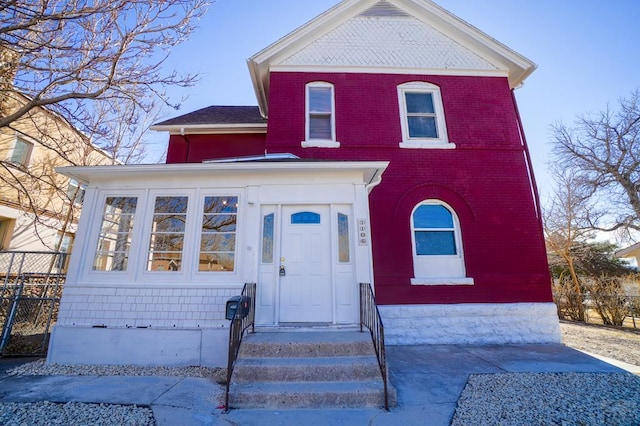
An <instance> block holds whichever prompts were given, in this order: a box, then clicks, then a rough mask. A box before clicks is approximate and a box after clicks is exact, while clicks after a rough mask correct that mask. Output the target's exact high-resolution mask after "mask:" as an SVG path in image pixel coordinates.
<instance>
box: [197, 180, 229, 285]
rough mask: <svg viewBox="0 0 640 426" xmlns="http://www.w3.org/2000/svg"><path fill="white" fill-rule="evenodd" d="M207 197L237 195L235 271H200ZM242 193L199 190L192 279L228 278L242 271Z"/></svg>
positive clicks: (212, 279)
mask: <svg viewBox="0 0 640 426" xmlns="http://www.w3.org/2000/svg"><path fill="white" fill-rule="evenodd" d="M206 197H236V198H237V199H238V207H237V209H236V213H235V215H236V230H235V231H234V233H235V250H234V253H233V256H234V263H233V271H200V270H199V264H200V246H201V244H202V216H203V215H204V200H205V198H206ZM241 203H242V195H241V194H240V193H239V192H234V191H227V190H220V191H216V190H205V191H199V193H198V200H197V203H196V205H195V207H196V212H195V215H196V223H195V224H194V228H195V229H194V232H195V233H196V234H195V235H197V246H196V247H195V250H194V254H193V262H192V264H190V265H189V268H190V272H191V273H192V276H193V278H192V281H199V280H203V281H207V280H209V281H215V280H216V277H218V278H219V279H226V280H228V279H229V277H231V276H237V275H238V274H239V273H240V271H239V269H240V268H241V267H242V263H240V257H241V250H239V247H240V245H239V244H240V242H241V241H240V237H241V236H242V235H241V232H240V231H241V227H240V225H241V222H240V221H241V220H242V215H241V210H242V204H241Z"/></svg>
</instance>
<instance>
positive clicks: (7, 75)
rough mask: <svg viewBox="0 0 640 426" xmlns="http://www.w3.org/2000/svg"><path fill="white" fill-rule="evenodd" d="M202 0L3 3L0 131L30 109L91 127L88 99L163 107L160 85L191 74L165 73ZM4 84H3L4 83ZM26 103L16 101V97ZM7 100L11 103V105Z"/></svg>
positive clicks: (189, 80)
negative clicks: (153, 102) (155, 101)
mask: <svg viewBox="0 0 640 426" xmlns="http://www.w3.org/2000/svg"><path fill="white" fill-rule="evenodd" d="M207 4H208V0H89V1H81V0H27V1H16V0H6V1H1V2H0V72H1V73H2V74H0V78H2V79H4V82H3V84H0V99H3V100H4V101H5V103H7V100H8V103H9V104H12V105H17V106H16V107H15V108H6V105H5V107H4V108H3V111H1V114H0V128H2V127H5V126H9V125H10V124H11V123H13V122H15V121H16V120H18V119H20V118H21V117H24V116H25V115H26V114H28V113H29V111H31V110H33V109H34V108H37V107H47V108H49V109H51V110H53V111H54V112H56V113H58V114H60V115H61V116H62V117H64V118H66V119H67V120H68V121H69V122H71V123H73V124H74V125H75V126H77V127H79V129H80V130H81V131H85V130H86V129H85V128H83V127H82V125H83V123H89V124H88V126H89V129H91V128H92V127H93V128H94V129H95V126H93V124H92V123H93V120H92V117H93V112H94V111H93V108H92V105H93V103H92V102H90V101H93V100H98V101H101V100H111V101H112V102H116V101H118V100H123V101H128V102H132V103H134V104H136V105H137V107H140V108H142V109H143V110H146V111H148V110H149V108H151V103H150V102H149V100H150V97H149V94H153V95H154V96H155V97H156V98H157V99H160V100H161V101H162V102H164V103H166V104H167V105H171V103H170V102H169V99H168V97H167V96H166V94H165V92H164V88H165V87H167V86H175V85H178V86H188V85H191V84H193V82H194V81H195V78H194V76H193V75H179V74H178V73H177V72H176V71H170V72H168V73H166V70H164V69H163V63H164V61H165V59H166V57H167V55H168V50H169V49H170V48H171V47H173V46H175V45H176V44H179V43H180V42H182V41H184V40H186V39H187V37H188V36H189V35H190V33H191V32H192V30H193V28H194V27H193V24H194V22H195V20H197V18H199V17H200V16H201V15H202V14H203V13H204V12H205V11H206V6H207ZM7 80H11V84H7ZM23 95H24V96H26V99H27V101H26V102H23V99H22V98H21V97H22V96H23ZM11 101H13V102H11Z"/></svg>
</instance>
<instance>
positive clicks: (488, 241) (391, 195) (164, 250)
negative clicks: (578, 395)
mask: <svg viewBox="0 0 640 426" xmlns="http://www.w3.org/2000/svg"><path fill="white" fill-rule="evenodd" d="M248 64H249V69H250V73H251V78H252V81H253V86H254V89H255V92H256V97H257V101H258V105H257V106H246V107H243V106H234V107H230V106H212V107H208V108H204V109H202V110H199V111H195V112H191V113H188V114H185V115H182V116H180V117H176V118H173V119H170V120H167V121H164V122H162V123H158V124H157V125H155V126H154V127H153V128H154V129H155V130H160V131H167V132H169V134H170V136H169V137H170V140H169V148H168V155H167V164H166V165H152V166H115V167H91V168H88V167H87V168H68V169H65V171H64V173H66V174H68V175H69V176H71V177H73V178H75V179H78V180H80V181H83V182H87V185H88V186H87V193H86V194H87V195H86V197H85V206H84V209H83V218H82V222H81V224H80V226H81V231H79V233H78V238H77V240H76V246H75V248H74V255H73V257H72V265H71V268H72V270H73V271H74V272H72V274H71V275H70V277H69V279H68V281H69V284H67V288H66V289H65V294H64V296H63V301H62V307H61V311H60V319H59V323H58V325H57V327H56V331H55V334H54V336H53V339H52V344H51V350H50V355H49V357H50V358H49V359H50V361H54V362H67V363H68V362H86V361H87V359H88V357H89V356H93V358H92V360H93V362H95V359H96V357H97V358H98V359H99V360H100V361H101V362H105V363H115V362H123V361H126V362H128V363H159V364H167V363H169V364H171V363H173V364H187V363H194V362H195V363H200V364H211V365H215V364H221V363H222V360H223V359H224V354H225V350H226V347H225V346H224V339H225V338H226V335H225V332H224V327H225V324H226V323H225V321H224V313H223V310H224V302H225V300H226V298H227V297H228V296H231V295H234V294H237V293H238V290H239V288H241V286H242V284H243V283H244V282H256V283H257V292H258V294H257V301H256V320H257V325H258V326H264V327H279V326H282V325H291V324H302V325H305V324H307V325H308V324H315V325H317V324H324V325H326V326H328V327H332V326H341V325H349V324H354V323H355V322H357V320H358V309H359V308H358V299H357V296H358V290H357V289H358V283H359V282H370V283H372V284H373V286H374V289H375V293H376V299H377V302H378V304H379V305H380V311H381V314H382V317H383V320H384V322H385V330H386V333H387V343H389V344H411V343H526V342H559V340H560V337H559V327H558V320H557V316H556V309H555V306H554V304H553V302H552V297H551V287H550V278H549V274H548V267H547V263H546V256H545V249H544V241H543V236H542V231H541V218H540V212H539V208H538V199H537V193H536V187H535V183H534V178H533V171H532V168H531V162H530V160H529V154H528V150H527V145H526V140H525V137H524V132H523V129H522V124H521V121H520V118H519V115H518V110H517V106H516V101H515V96H514V90H515V89H517V88H518V87H519V86H520V85H521V84H522V83H523V81H524V80H525V79H526V78H527V77H528V76H529V75H530V74H531V73H532V72H533V71H534V69H535V65H534V64H533V63H532V62H531V61H529V60H528V59H526V58H525V57H523V56H521V55H519V54H518V53H516V52H514V51H512V50H510V49H509V48H507V47H506V46H504V45H502V44H500V43H499V42H497V41H496V40H494V39H492V38H491V37H489V36H488V35H486V34H484V33H482V32H481V31H479V30H478V29H476V28H474V27H472V26H471V25H469V24H468V23H466V22H464V21H462V20H460V19H459V18H457V17H455V16H453V15H451V14H450V13H448V12H447V11H445V10H444V9H442V8H440V7H439V6H437V5H436V4H435V3H433V2H431V1H429V0H386V1H377V0H345V1H343V2H341V3H339V4H338V5H337V6H335V7H334V8H332V9H330V10H329V11H327V12H325V13H324V14H322V15H320V16H318V17H317V18H315V19H314V20H312V21H311V22H309V23H307V24H305V25H304V26H302V27H300V28H299V29H297V30H295V31H294V32H292V33H290V34H289V35H287V36H286V37H284V38H283V39H281V40H279V41H277V42H276V43H274V44H272V45H270V46H269V47H267V48H265V49H264V50H262V51H261V52H259V53H257V54H256V55H254V56H253V57H251V58H250V59H249V61H248ZM140 339H143V340H144V341H145V342H146V344H145V345H136V347H138V346H143V347H140V348H138V349H134V350H132V351H131V352H129V353H128V354H127V355H126V356H125V355H124V354H122V352H119V351H118V349H117V348H118V347H122V345H128V344H129V343H131V342H134V341H140ZM167 339H169V341H171V342H175V341H176V339H179V340H180V341H181V342H182V344H181V345H180V348H179V349H175V345H173V344H172V345H168V344H167V343H166V342H167ZM80 342H82V344H84V345H85V346H84V347H86V344H87V343H91V344H92V345H93V347H95V348H96V350H95V351H92V352H94V353H93V354H91V355H87V354H78V353H76V352H75V351H74V348H76V347H77V345H78V344H80ZM163 342H164V343H163ZM216 351H217V352H216ZM212 353H215V354H217V355H212Z"/></svg>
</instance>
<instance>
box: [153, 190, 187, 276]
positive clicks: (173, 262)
mask: <svg viewBox="0 0 640 426" xmlns="http://www.w3.org/2000/svg"><path fill="white" fill-rule="evenodd" d="M188 202H189V197H175V196H166V197H164V196H161V197H156V199H155V204H154V209H153V221H152V225H151V226H152V227H151V237H150V239H149V252H148V253H149V256H148V263H147V270H148V271H172V272H176V271H181V270H182V252H183V249H184V234H185V229H186V222H187V205H188Z"/></svg>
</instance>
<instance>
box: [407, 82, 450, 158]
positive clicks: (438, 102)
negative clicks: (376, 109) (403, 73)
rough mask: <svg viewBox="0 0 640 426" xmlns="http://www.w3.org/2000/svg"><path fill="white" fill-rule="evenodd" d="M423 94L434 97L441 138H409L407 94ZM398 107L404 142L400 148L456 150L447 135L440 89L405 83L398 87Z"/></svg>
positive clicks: (429, 85)
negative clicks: (429, 94)
mask: <svg viewBox="0 0 640 426" xmlns="http://www.w3.org/2000/svg"><path fill="white" fill-rule="evenodd" d="M407 92H422V93H431V95H432V97H433V106H434V109H435V113H436V126H437V128H438V135H439V137H438V138H437V139H436V138H411V137H409V125H408V120H407V103H406V97H405V93H407ZM398 106H399V110H400V123H401V127H402V142H400V144H399V146H400V148H409V149H411V148H414V149H415V148H417V149H455V147H456V145H455V144H454V143H451V142H449V136H448V134H447V124H446V120H445V117H444V106H443V105H442V96H441V94H440V88H439V87H438V86H436V85H434V84H431V83H425V82H420V81H414V82H410V83H404V84H401V85H399V86H398Z"/></svg>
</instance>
